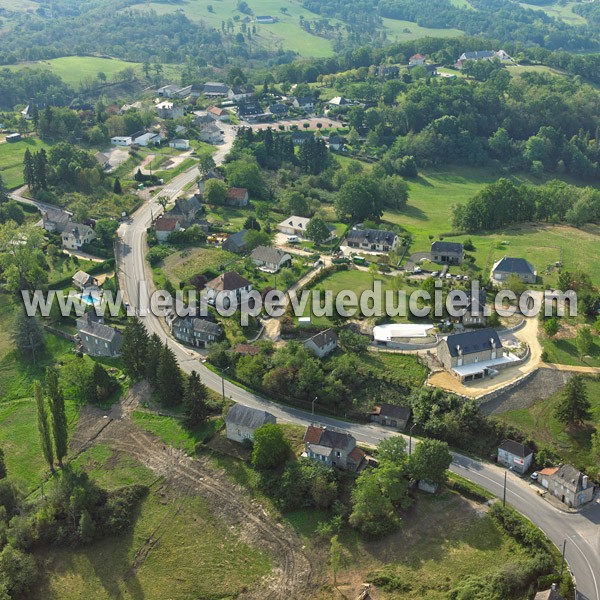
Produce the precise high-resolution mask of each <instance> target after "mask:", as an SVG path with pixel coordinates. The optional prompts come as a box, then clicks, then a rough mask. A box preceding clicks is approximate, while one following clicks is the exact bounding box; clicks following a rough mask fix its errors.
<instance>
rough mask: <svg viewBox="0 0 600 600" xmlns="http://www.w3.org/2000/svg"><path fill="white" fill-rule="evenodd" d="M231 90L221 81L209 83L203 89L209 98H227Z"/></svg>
mask: <svg viewBox="0 0 600 600" xmlns="http://www.w3.org/2000/svg"><path fill="white" fill-rule="evenodd" d="M230 89H231V88H230V87H229V86H228V85H227V84H225V83H221V82H220V81H207V82H206V83H205V84H204V86H203V87H202V93H203V94H204V95H205V96H206V97H207V98H219V97H225V96H227V95H228V94H229V90H230Z"/></svg>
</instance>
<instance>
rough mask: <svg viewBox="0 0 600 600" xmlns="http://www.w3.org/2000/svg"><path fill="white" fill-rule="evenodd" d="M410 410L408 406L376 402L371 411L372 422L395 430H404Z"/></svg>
mask: <svg viewBox="0 0 600 600" xmlns="http://www.w3.org/2000/svg"><path fill="white" fill-rule="evenodd" d="M410 415H411V411H410V408H409V407H408V406H397V405H396V404H388V403H387V402H380V403H378V404H377V405H376V406H375V408H374V409H373V410H372V411H371V414H370V415H369V416H370V419H371V422H372V423H379V425H383V426H384V427H391V428H392V429H395V430H396V431H404V430H405V429H406V424H407V423H408V421H409V419H410Z"/></svg>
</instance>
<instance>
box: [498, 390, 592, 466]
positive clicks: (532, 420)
mask: <svg viewBox="0 0 600 600" xmlns="http://www.w3.org/2000/svg"><path fill="white" fill-rule="evenodd" d="M586 387H587V391H588V398H589V400H590V402H591V404H592V419H591V420H590V421H589V422H588V423H586V424H585V425H583V426H582V427H576V428H566V427H565V426H564V425H563V424H562V423H560V422H559V421H558V420H557V419H556V417H555V416H554V410H555V407H556V405H557V404H558V402H559V401H560V398H561V394H562V392H560V391H559V392H557V393H556V394H554V395H552V396H550V397H549V398H546V399H544V400H542V401H541V402H538V403H537V404H534V405H533V406H532V407H530V408H528V409H519V410H511V411H508V412H505V413H501V414H497V415H495V417H497V418H498V419H500V420H502V421H505V422H506V423H510V424H512V425H515V426H516V427H518V428H519V429H521V431H524V432H525V434H526V435H527V436H528V437H530V438H531V439H532V440H534V441H535V442H536V443H537V444H541V445H546V446H548V447H549V448H550V449H551V450H552V451H553V452H555V453H556V454H557V455H558V456H559V458H560V459H561V461H563V462H567V463H569V464H572V465H575V466H577V467H578V468H582V469H583V470H585V471H587V472H588V473H590V474H592V475H593V474H594V473H597V472H598V462H597V458H596V457H594V456H592V454H591V442H590V437H591V434H592V433H593V431H594V428H595V427H596V428H598V427H600V381H598V380H593V379H588V380H587V381H586Z"/></svg>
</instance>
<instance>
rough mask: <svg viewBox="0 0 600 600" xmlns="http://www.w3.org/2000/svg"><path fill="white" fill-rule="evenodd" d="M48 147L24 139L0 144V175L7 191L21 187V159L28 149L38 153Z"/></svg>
mask: <svg viewBox="0 0 600 600" xmlns="http://www.w3.org/2000/svg"><path fill="white" fill-rule="evenodd" d="M49 147H50V146H48V144H45V143H44V142H42V141H41V140H39V139H37V138H24V139H22V140H21V141H20V142H11V143H10V144H7V143H3V144H0V175H2V178H3V179H4V184H5V185H6V187H7V188H8V189H11V190H12V189H15V188H18V187H20V186H22V185H23V183H24V182H23V157H24V156H25V151H26V150H27V149H28V148H29V151H30V152H38V151H39V150H41V149H42V148H45V149H46V150H48V148H49Z"/></svg>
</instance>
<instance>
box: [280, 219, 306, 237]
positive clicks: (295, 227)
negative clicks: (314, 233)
mask: <svg viewBox="0 0 600 600" xmlns="http://www.w3.org/2000/svg"><path fill="white" fill-rule="evenodd" d="M309 221H310V219H307V218H306V217H296V216H291V217H288V218H287V219H286V220H285V221H281V223H279V225H277V230H278V231H280V232H281V233H285V234H287V235H298V236H300V237H304V236H305V235H306V226H307V225H308V222H309Z"/></svg>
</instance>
